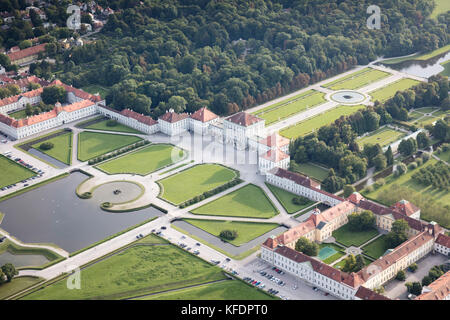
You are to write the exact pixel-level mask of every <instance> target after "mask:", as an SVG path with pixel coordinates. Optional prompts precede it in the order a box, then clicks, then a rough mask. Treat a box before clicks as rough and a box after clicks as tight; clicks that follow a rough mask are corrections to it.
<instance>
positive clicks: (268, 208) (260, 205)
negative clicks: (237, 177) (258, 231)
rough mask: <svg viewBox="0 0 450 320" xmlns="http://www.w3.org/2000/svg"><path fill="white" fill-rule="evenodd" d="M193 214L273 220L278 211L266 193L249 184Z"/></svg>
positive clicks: (193, 211)
mask: <svg viewBox="0 0 450 320" xmlns="http://www.w3.org/2000/svg"><path fill="white" fill-rule="evenodd" d="M191 212H192V213H193V214H199V215H209V216H228V217H251V218H264V219H268V218H272V217H273V216H275V215H277V214H278V210H277V209H276V208H275V206H274V205H273V203H272V202H271V201H270V200H269V198H268V197H267V195H266V194H265V193H264V191H263V190H262V189H261V188H260V187H258V186H256V185H253V184H248V185H246V186H244V187H242V188H240V189H238V190H235V191H233V192H231V193H229V194H227V195H224V196H223V197H221V198H218V199H216V200H214V201H212V202H209V203H207V204H205V205H203V206H201V207H199V208H196V209H194V210H192V211H191Z"/></svg>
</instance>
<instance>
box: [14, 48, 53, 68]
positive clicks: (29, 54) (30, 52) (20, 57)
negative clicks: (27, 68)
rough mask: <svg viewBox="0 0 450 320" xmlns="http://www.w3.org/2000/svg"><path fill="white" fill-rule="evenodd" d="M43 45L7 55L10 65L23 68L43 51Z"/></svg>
mask: <svg viewBox="0 0 450 320" xmlns="http://www.w3.org/2000/svg"><path fill="white" fill-rule="evenodd" d="M45 45H46V44H45V43H42V44H38V45H37V46H32V47H29V48H26V49H23V50H19V51H15V52H10V53H8V54H7V56H8V57H9V59H10V60H11V63H13V64H17V65H19V66H23V65H26V64H30V63H31V62H33V61H34V60H36V59H37V57H38V55H39V53H40V52H44V51H45Z"/></svg>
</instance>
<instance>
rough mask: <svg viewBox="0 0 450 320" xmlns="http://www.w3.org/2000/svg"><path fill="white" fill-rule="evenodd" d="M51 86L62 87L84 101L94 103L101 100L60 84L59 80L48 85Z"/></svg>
mask: <svg viewBox="0 0 450 320" xmlns="http://www.w3.org/2000/svg"><path fill="white" fill-rule="evenodd" d="M50 85H51V86H62V87H63V88H64V89H65V90H66V91H67V92H72V93H73V94H74V95H75V96H77V97H78V98H81V99H84V100H91V101H94V102H99V101H101V100H102V98H101V96H100V95H94V94H90V93H88V92H86V91H83V90H81V89H78V88H74V87H72V86H69V85H67V84H65V83H63V82H61V81H60V80H58V79H57V80H53V81H52V82H51V83H50Z"/></svg>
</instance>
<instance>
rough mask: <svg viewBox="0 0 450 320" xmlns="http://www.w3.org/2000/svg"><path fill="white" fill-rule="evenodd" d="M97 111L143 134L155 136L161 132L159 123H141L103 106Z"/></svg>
mask: <svg viewBox="0 0 450 320" xmlns="http://www.w3.org/2000/svg"><path fill="white" fill-rule="evenodd" d="M97 110H98V113H100V114H102V115H104V116H106V117H108V118H111V119H114V120H116V121H117V122H119V123H120V124H123V125H125V126H128V127H130V128H133V129H136V130H138V131H141V132H144V133H147V134H153V133H156V132H158V131H159V125H158V123H155V124H154V125H147V124H145V123H142V122H139V121H138V120H136V119H133V118H131V117H126V116H124V115H122V114H120V113H119V112H117V111H113V110H109V109H107V108H103V107H102V106H98V108H97Z"/></svg>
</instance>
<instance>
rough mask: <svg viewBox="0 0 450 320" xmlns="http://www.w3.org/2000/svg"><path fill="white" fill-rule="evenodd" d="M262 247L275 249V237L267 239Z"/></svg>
mask: <svg viewBox="0 0 450 320" xmlns="http://www.w3.org/2000/svg"><path fill="white" fill-rule="evenodd" d="M262 245H263V246H266V247H267V248H270V249H275V248H276V247H277V246H278V243H277V239H276V238H275V237H269V238H267V240H266V241H264V243H263V244H262Z"/></svg>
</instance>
